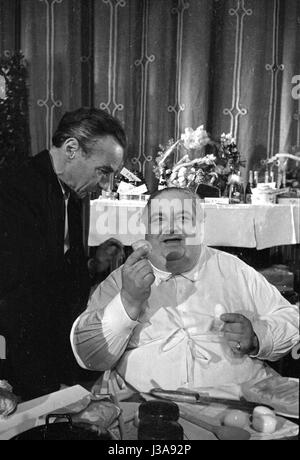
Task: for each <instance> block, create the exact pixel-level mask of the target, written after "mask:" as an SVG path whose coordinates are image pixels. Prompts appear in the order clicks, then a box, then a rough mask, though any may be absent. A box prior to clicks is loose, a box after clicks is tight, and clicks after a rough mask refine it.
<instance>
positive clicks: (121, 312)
mask: <svg viewBox="0 0 300 460" xmlns="http://www.w3.org/2000/svg"><path fill="white" fill-rule="evenodd" d="M103 322H106V323H108V324H109V327H110V329H111V331H113V333H114V334H124V333H126V332H131V330H132V329H133V328H134V327H135V326H136V325H137V324H139V322H138V321H134V320H132V319H131V318H130V317H129V316H128V314H127V312H126V310H125V307H124V305H123V303H122V300H121V294H120V293H119V294H117V295H116V297H114V298H113V300H112V301H111V302H110V303H109V304H108V305H107V307H106V309H105V311H104V314H103Z"/></svg>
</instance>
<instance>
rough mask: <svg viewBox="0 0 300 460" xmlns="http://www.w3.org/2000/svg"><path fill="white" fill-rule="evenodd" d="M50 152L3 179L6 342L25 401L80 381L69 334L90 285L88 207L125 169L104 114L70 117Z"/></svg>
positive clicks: (0, 308)
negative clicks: (91, 196) (113, 175)
mask: <svg viewBox="0 0 300 460" xmlns="http://www.w3.org/2000/svg"><path fill="white" fill-rule="evenodd" d="M52 140H53V145H52V147H51V149H50V151H47V150H45V151H43V152H41V153H39V154H37V155H36V156H34V157H32V158H30V159H29V160H28V161H27V162H26V163H25V164H22V165H20V166H19V167H18V168H17V169H14V170H13V171H9V170H5V171H3V172H2V173H1V174H0V335H3V336H4V337H5V339H6V342H7V366H6V373H5V375H4V376H0V378H4V377H5V378H7V379H8V380H9V381H10V383H11V384H12V386H13V387H14V391H15V393H16V394H18V395H20V396H21V397H22V399H23V400H25V399H31V398H33V397H37V396H40V395H42V394H46V393H48V392H50V391H55V390H57V389H58V388H59V385H60V383H66V384H70V383H73V381H74V375H75V369H76V364H75V361H74V358H73V354H72V352H71V348H70V343H69V334H70V328H71V325H72V322H73V321H74V319H75V318H76V317H77V316H78V314H79V313H80V312H81V311H83V310H84V309H85V307H86V301H87V299H88V294H89V289H90V282H89V276H88V271H87V261H86V258H85V253H84V247H83V235H82V233H83V232H82V199H83V198H85V197H86V196H88V194H89V192H92V191H93V190H94V189H95V188H96V187H97V186H98V184H99V185H100V186H101V187H102V188H104V189H105V187H106V184H107V182H108V178H109V174H110V173H112V172H115V171H117V170H118V168H119V167H120V165H121V164H122V162H123V156H124V151H125V148H126V136H125V133H124V130H123V128H122V126H121V124H120V123H119V122H118V121H117V120H116V119H115V118H114V117H112V116H110V115H108V114H107V113H106V112H104V111H102V110H99V109H85V108H81V109H78V110H76V111H74V112H68V113H66V114H65V115H64V117H63V118H62V119H61V121H60V123H59V126H58V128H57V130H56V132H55V133H54V135H53V139H52Z"/></svg>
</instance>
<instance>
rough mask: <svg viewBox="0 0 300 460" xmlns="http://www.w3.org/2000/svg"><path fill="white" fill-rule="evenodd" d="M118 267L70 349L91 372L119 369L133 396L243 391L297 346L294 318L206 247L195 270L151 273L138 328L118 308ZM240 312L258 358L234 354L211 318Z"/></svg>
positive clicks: (234, 263)
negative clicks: (228, 388)
mask: <svg viewBox="0 0 300 460" xmlns="http://www.w3.org/2000/svg"><path fill="white" fill-rule="evenodd" d="M121 269H122V268H121V267H120V268H118V269H117V270H115V271H114V272H113V273H112V274H111V275H110V276H109V277H108V278H107V279H106V280H105V281H104V282H102V283H101V284H100V285H99V286H98V287H97V289H96V290H95V292H94V293H93V295H92V297H91V299H90V301H89V304H88V306H87V309H86V311H85V312H84V313H82V314H81V316H80V317H79V318H77V320H76V321H75V323H74V325H73V328H72V332H71V344H72V348H73V352H74V355H75V357H76V359H77V361H78V363H79V364H80V365H81V366H82V367H85V368H87V369H91V370H99V371H103V370H107V369H111V368H114V367H115V368H116V369H117V372H118V373H119V374H120V375H121V376H122V377H123V378H124V380H125V381H126V382H127V383H129V384H130V385H131V386H133V387H134V388H136V389H137V390H138V391H143V392H147V391H149V390H150V389H151V388H153V387H161V388H165V389H177V388H199V387H211V386H219V385H224V384H225V385H227V384H240V383H243V382H246V381H248V380H250V379H252V378H255V379H256V378H257V379H260V378H264V377H265V376H266V375H267V367H268V366H266V364H265V363H264V360H270V361H275V360H277V359H279V358H280V357H282V356H283V355H285V354H286V353H287V352H288V351H289V350H290V349H291V348H292V347H293V346H294V345H295V344H296V343H297V342H298V341H299V311H298V307H297V306H295V305H291V304H290V303H289V302H288V301H287V300H286V299H284V298H283V297H282V296H281V294H280V293H279V291H278V290H277V289H276V288H275V287H274V286H272V285H271V284H270V283H268V281H267V280H266V279H265V278H264V277H263V276H262V275H261V274H259V273H258V272H256V271H255V270H254V269H253V268H251V267H250V266H248V265H247V264H245V263H244V262H242V261H241V260H240V259H238V258H237V257H235V256H233V255H231V254H227V253H225V252H222V251H219V250H216V249H212V248H208V247H205V246H203V247H202V249H201V254H200V257H199V261H198V263H197V265H196V266H195V267H194V268H193V269H192V270H191V271H189V272H187V273H183V274H181V275H175V276H174V275H171V274H170V273H167V272H162V271H160V270H157V269H156V268H155V267H154V275H155V282H154V283H153V285H152V287H151V295H150V297H149V299H148V301H147V303H146V308H145V312H144V313H143V314H141V316H140V318H139V319H138V321H133V320H131V319H130V318H129V316H128V315H127V313H126V310H125V308H124V306H123V304H122V301H121V297H120V290H121V286H122V281H121ZM220 310H221V311H223V312H226V313H241V314H243V315H244V316H246V317H248V319H250V320H251V322H252V326H253V329H254V331H255V333H256V335H257V337H258V341H259V352H258V354H257V356H255V357H254V356H252V357H250V356H248V355H243V356H241V355H239V354H236V353H233V352H232V350H231V348H230V347H229V345H228V344H227V342H226V340H225V339H224V337H223V334H222V332H218V330H217V328H216V327H215V326H216V324H217V323H216V319H217V318H216V313H217V312H219V313H220Z"/></svg>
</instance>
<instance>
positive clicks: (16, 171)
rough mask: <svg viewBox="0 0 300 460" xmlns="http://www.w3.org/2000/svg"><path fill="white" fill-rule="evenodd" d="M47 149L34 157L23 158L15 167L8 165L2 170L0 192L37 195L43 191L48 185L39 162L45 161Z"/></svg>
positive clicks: (11, 194) (14, 194)
mask: <svg viewBox="0 0 300 460" xmlns="http://www.w3.org/2000/svg"><path fill="white" fill-rule="evenodd" d="M45 155H46V153H45V151H43V152H40V153H38V154H37V155H36V156H34V157H29V158H27V159H26V160H23V161H22V162H20V163H19V164H18V165H17V166H15V167H7V168H4V169H3V170H1V171H0V193H1V194H2V195H4V196H5V195H6V194H9V196H10V197H11V198H13V196H19V197H20V196H26V197H31V196H36V195H37V192H38V194H41V193H43V190H44V189H45V188H46V186H47V180H45V175H43V174H42V172H41V170H40V167H39V166H38V165H39V163H43V162H45Z"/></svg>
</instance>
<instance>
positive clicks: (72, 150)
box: [64, 137, 80, 160]
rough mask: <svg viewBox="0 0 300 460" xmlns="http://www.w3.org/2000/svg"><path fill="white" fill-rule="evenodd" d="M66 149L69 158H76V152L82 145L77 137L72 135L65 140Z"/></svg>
mask: <svg viewBox="0 0 300 460" xmlns="http://www.w3.org/2000/svg"><path fill="white" fill-rule="evenodd" d="M64 149H65V152H66V155H67V157H68V159H69V160H72V159H73V158H75V155H76V153H77V152H78V151H79V149H80V145H79V142H78V140H77V139H75V137H70V138H69V139H67V140H65V142H64Z"/></svg>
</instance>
